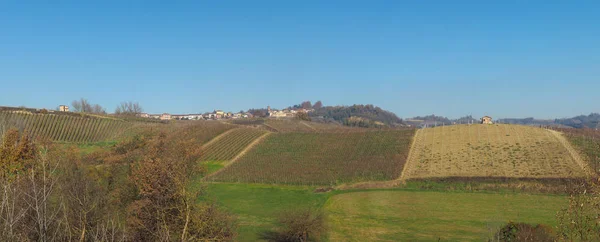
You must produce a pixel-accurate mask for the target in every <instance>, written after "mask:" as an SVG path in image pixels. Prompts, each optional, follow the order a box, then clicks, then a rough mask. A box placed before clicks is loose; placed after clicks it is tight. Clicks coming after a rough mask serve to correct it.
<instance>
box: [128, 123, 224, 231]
mask: <svg viewBox="0 0 600 242" xmlns="http://www.w3.org/2000/svg"><path fill="white" fill-rule="evenodd" d="M167 139H168V138H167V136H166V134H160V135H159V136H158V137H155V138H154V139H153V140H151V141H149V144H148V145H147V146H145V147H144V148H142V149H143V152H142V157H141V159H140V160H139V161H138V162H136V163H134V166H133V168H132V172H131V180H132V181H133V183H134V184H135V186H136V188H137V190H138V196H137V198H138V199H137V200H136V201H134V202H133V203H131V204H130V205H129V207H128V211H129V217H128V224H129V228H130V229H131V232H132V240H133V241H166V240H172V239H173V238H177V239H178V240H181V241H188V240H207V241H208V240H211V241H213V240H214V241H223V240H233V238H234V235H235V233H234V227H233V224H232V222H231V221H232V220H231V218H230V217H229V216H228V215H227V214H226V213H223V212H220V211H218V210H216V208H215V207H214V205H212V204H202V205H201V204H198V203H197V198H198V196H199V192H200V191H198V190H190V189H189V187H188V185H189V182H190V181H191V179H192V176H193V175H194V174H197V173H198V172H200V170H199V169H200V167H199V166H197V165H196V161H197V160H198V157H199V154H200V153H199V151H200V150H199V148H198V147H197V146H196V145H194V144H193V143H192V142H191V141H189V140H178V139H175V140H171V139H169V142H167Z"/></svg>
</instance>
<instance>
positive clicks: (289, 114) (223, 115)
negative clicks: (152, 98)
mask: <svg viewBox="0 0 600 242" xmlns="http://www.w3.org/2000/svg"><path fill="white" fill-rule="evenodd" d="M312 111H313V109H295V110H294V109H283V110H273V109H271V107H267V113H266V114H267V117H271V118H293V117H295V116H296V114H298V113H299V112H306V113H309V112H312ZM139 116H140V117H142V118H153V119H160V120H218V119H240V118H252V117H253V115H252V114H251V113H248V112H238V113H232V112H224V111H222V110H214V111H213V112H211V113H202V114H200V113H199V114H168V113H163V114H148V113H141V114H140V115H139Z"/></svg>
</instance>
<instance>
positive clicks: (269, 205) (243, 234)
mask: <svg viewBox="0 0 600 242" xmlns="http://www.w3.org/2000/svg"><path fill="white" fill-rule="evenodd" d="M312 190H313V188H312V187H297V186H273V185H261V184H227V183H213V184H209V185H208V194H209V199H213V200H215V201H216V202H217V203H218V204H219V205H220V206H221V207H223V208H224V209H226V210H227V211H229V212H231V213H233V214H235V215H236V216H237V220H238V226H239V228H238V233H239V234H238V238H237V240H238V241H257V240H259V234H260V233H261V232H264V231H265V230H268V229H272V228H273V227H274V226H275V221H276V219H277V217H278V216H279V214H280V213H281V212H282V211H284V210H289V209H297V208H302V207H312V208H319V207H322V206H323V204H325V202H326V201H327V199H328V198H329V194H327V193H319V194H317V193H313V192H312Z"/></svg>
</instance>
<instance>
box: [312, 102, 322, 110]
mask: <svg viewBox="0 0 600 242" xmlns="http://www.w3.org/2000/svg"><path fill="white" fill-rule="evenodd" d="M322 107H323V103H322V102H321V101H317V102H316V103H315V104H314V105H313V106H312V108H314V109H319V108H322Z"/></svg>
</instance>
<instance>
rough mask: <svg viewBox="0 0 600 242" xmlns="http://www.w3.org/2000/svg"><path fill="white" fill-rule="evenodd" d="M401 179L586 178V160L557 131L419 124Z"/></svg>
mask: <svg viewBox="0 0 600 242" xmlns="http://www.w3.org/2000/svg"><path fill="white" fill-rule="evenodd" d="M405 169H406V170H405V171H404V172H403V178H404V179H412V178H432V177H512V178H573V177H585V176H586V175H587V174H588V173H587V172H589V169H588V168H587V164H586V163H585V162H584V161H583V160H582V159H581V157H579V154H578V153H577V152H576V151H575V150H574V149H573V148H572V147H571V146H570V144H569V143H568V142H567V141H566V139H565V138H564V137H562V135H561V134H560V133H558V132H556V131H551V130H546V129H541V128H536V127H529V126H520V125H507V124H496V125H481V124H475V125H453V126H445V127H436V128H427V129H420V130H418V131H417V133H416V136H415V143H414V145H413V147H412V149H411V155H410V158H409V161H408V162H407V165H406V168H405Z"/></svg>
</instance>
